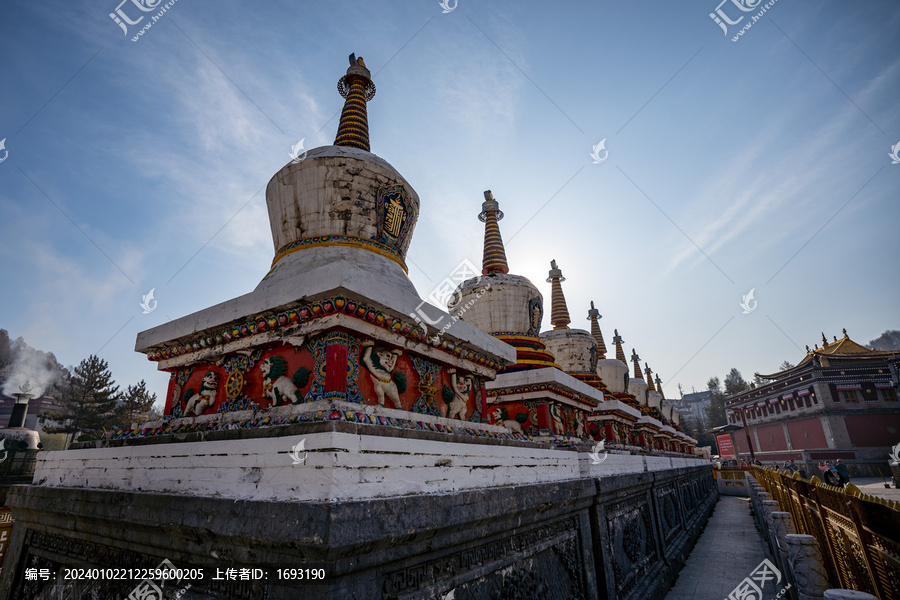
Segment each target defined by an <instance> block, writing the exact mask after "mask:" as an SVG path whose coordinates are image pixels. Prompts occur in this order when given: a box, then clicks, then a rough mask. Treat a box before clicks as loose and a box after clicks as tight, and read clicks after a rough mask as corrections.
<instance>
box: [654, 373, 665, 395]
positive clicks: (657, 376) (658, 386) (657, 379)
mask: <svg viewBox="0 0 900 600" xmlns="http://www.w3.org/2000/svg"><path fill="white" fill-rule="evenodd" d="M656 391H658V392H659V395H660V396H662V399H663V400H665V399H666V395H665V393H663V389H662V381H660V380H659V373H657V374H656Z"/></svg>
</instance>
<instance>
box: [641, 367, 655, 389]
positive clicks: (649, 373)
mask: <svg viewBox="0 0 900 600" xmlns="http://www.w3.org/2000/svg"><path fill="white" fill-rule="evenodd" d="M644 373H646V374H647V391H648V392H655V391H656V388H655V387H653V371H651V370H650V365H648V364H647V363H644Z"/></svg>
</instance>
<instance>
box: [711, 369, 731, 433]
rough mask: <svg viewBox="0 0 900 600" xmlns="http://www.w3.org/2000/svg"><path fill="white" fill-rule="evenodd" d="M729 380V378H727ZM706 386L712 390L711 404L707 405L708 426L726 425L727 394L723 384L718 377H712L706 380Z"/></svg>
mask: <svg viewBox="0 0 900 600" xmlns="http://www.w3.org/2000/svg"><path fill="white" fill-rule="evenodd" d="M726 381H727V380H726ZM706 388H707V389H708V390H709V392H710V398H709V406H707V407H706V424H707V426H708V427H710V428H712V427H719V426H720V425H725V423H726V422H727V420H726V419H725V394H724V393H723V392H722V384H721V382H720V381H719V378H718V377H710V378H709V381H707V382H706Z"/></svg>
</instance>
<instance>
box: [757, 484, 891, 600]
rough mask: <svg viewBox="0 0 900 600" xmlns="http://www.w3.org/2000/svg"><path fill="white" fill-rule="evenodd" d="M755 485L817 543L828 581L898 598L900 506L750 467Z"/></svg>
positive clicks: (883, 599) (850, 489)
mask: <svg viewBox="0 0 900 600" xmlns="http://www.w3.org/2000/svg"><path fill="white" fill-rule="evenodd" d="M752 474H753V476H754V477H755V478H756V481H758V482H759V483H760V485H762V486H763V487H764V488H765V489H766V491H767V492H768V493H770V494H772V499H773V500H776V501H778V505H779V507H780V508H781V510H783V511H786V512H790V513H791V517H792V520H793V522H794V528H795V529H796V530H797V533H802V534H806V535H812V536H814V537H815V538H816V540H817V541H818V543H819V549H820V550H821V552H822V558H823V559H824V560H825V570H826V571H827V572H828V577H829V583H830V585H831V586H832V587H834V588H840V589H847V590H856V591H860V592H866V593H869V594H872V595H874V596H877V597H878V598H880V599H881V600H900V502H894V501H891V500H885V499H884V498H878V497H875V496H870V495H868V494H863V493H862V492H861V491H860V490H859V488H857V487H856V486H854V485H853V484H848V485H847V487H846V488H844V489H841V488H837V487H832V486H830V485H826V484H824V483H822V482H821V481H819V479H818V478H817V477H813V478H812V479H809V480H806V479H802V478H801V477H800V476H799V475H796V474H795V475H793V476H788V475H786V474H783V473H779V472H777V471H773V470H771V469H764V468H760V467H754V468H753V471H752Z"/></svg>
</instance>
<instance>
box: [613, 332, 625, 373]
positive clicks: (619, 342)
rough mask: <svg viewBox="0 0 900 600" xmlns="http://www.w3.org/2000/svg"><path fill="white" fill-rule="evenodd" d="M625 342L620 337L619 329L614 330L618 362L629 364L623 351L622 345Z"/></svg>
mask: <svg viewBox="0 0 900 600" xmlns="http://www.w3.org/2000/svg"><path fill="white" fill-rule="evenodd" d="M624 341H625V340H624V339H623V338H622V336H621V335H619V330H618V329H613V343H614V344H615V345H616V360H618V361H621V362H622V363H623V364H626V365H627V364H628V361H627V360H625V351H624V350H622V343H623V342H624Z"/></svg>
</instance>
